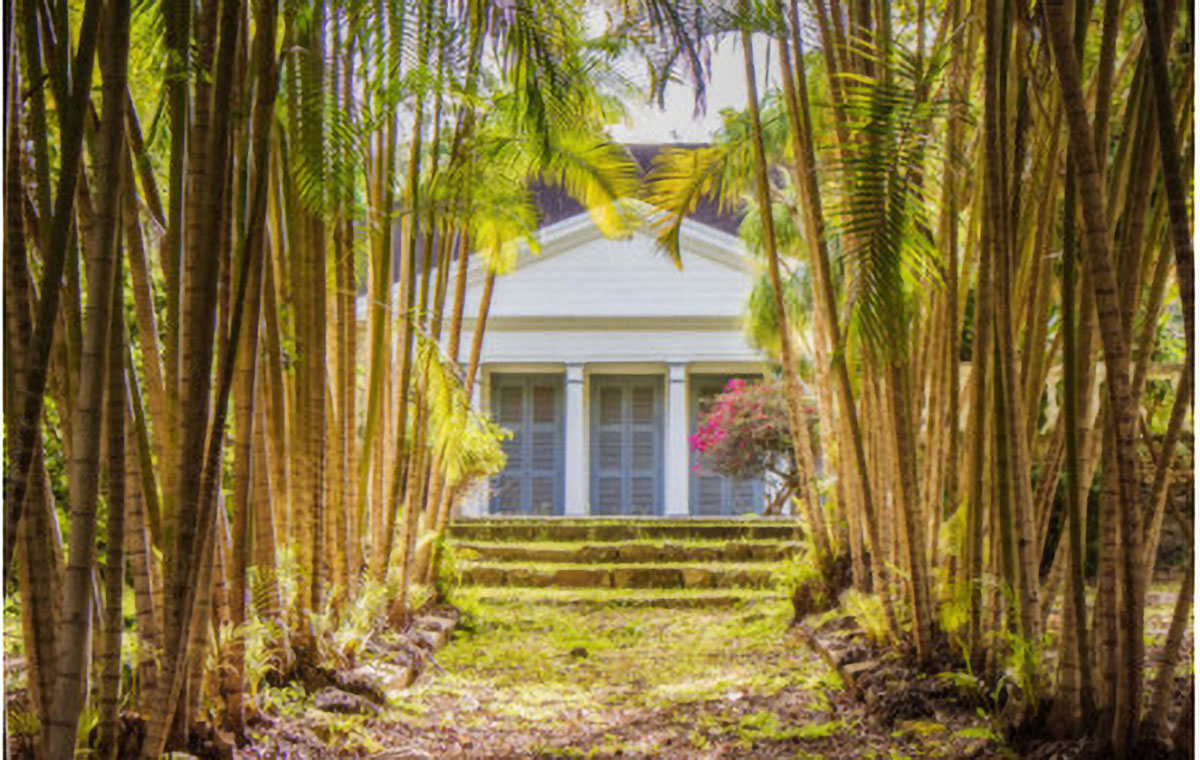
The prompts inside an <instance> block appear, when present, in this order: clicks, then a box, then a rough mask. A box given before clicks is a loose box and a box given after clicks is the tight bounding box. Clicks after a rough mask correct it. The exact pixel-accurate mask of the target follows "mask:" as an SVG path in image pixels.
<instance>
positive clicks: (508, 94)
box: [4, 0, 668, 757]
mask: <svg viewBox="0 0 1200 760" xmlns="http://www.w3.org/2000/svg"><path fill="white" fill-rule="evenodd" d="M635 10H636V9H629V13H628V14H627V18H628V19H630V20H631V23H632V22H634V21H636V23H637V24H640V25H641V27H642V28H644V29H645V30H647V31H646V32H645V33H646V34H647V35H651V34H652V32H651V31H649V30H653V29H666V28H667V27H668V24H667V22H665V21H664V20H663V19H662V17H655V18H647V17H642V16H637V14H635V13H634V11H635ZM638 19H640V20H638ZM4 21H5V35H6V36H5V47H4V54H5V72H6V76H5V98H6V106H7V108H6V113H7V121H6V123H5V136H6V141H5V150H6V153H5V157H6V162H5V167H6V174H5V193H6V195H5V200H6V203H5V211H6V217H5V232H4V238H5V254H4V261H5V277H4V283H5V292H4V303H5V342H4V346H5V356H4V366H5V383H4V388H5V395H4V421H5V439H6V441H7V445H6V447H5V452H6V459H5V465H6V470H5V494H4V504H5V532H4V536H5V544H4V552H5V553H4V560H5V573H6V574H5V581H6V584H11V585H9V588H15V589H16V590H17V593H18V594H19V602H20V607H21V619H22V627H23V641H24V648H25V653H26V656H27V661H28V665H29V670H28V674H29V677H28V686H29V691H30V694H31V698H32V699H31V701H32V706H31V709H30V711H29V714H30V720H27V721H24V725H25V728H24V729H23V730H24V731H25V733H26V734H28V735H30V736H31V737H32V745H33V749H34V752H35V754H36V755H37V756H43V757H69V756H71V753H72V748H74V747H79V748H83V747H87V746H91V747H93V748H94V749H98V750H99V752H100V753H101V754H104V755H106V756H112V755H115V754H118V752H119V753H121V754H126V753H128V752H130V751H140V753H141V755H142V756H145V757H158V756H159V755H160V753H162V752H163V751H164V749H170V748H173V747H174V748H179V747H183V746H186V742H187V740H188V736H189V733H193V734H194V733H195V729H196V727H197V726H198V725H200V724H202V723H206V722H212V721H213V719H214V718H215V720H216V722H218V723H219V724H221V725H222V726H224V727H226V728H227V729H229V730H230V731H231V732H233V733H234V734H235V735H239V736H240V735H242V734H243V731H244V720H245V712H246V706H245V701H246V698H245V695H246V693H247V692H249V691H252V685H253V683H254V682H257V680H261V676H262V671H263V670H265V669H270V670H273V671H274V672H276V673H278V674H280V675H286V674H288V673H293V672H296V670H297V668H303V667H304V666H306V665H308V666H311V665H313V664H316V663H318V662H324V661H326V660H327V659H328V656H329V654H330V652H331V651H332V650H331V646H332V645H331V643H330V642H331V630H333V628H334V627H336V624H337V621H339V620H343V619H345V618H347V617H351V616H353V615H355V614H360V615H361V614H363V613H362V608H364V606H365V607H366V608H367V613H366V614H378V615H379V616H381V617H382V618H386V620H388V621H390V623H391V624H392V625H394V626H397V627H403V626H404V625H405V623H406V620H407V618H408V616H409V614H410V611H411V610H412V609H413V608H414V607H416V606H418V605H419V604H421V603H422V602H423V601H424V599H425V598H426V597H427V593H428V590H429V589H431V588H432V585H433V584H432V581H433V574H434V562H435V559H436V555H437V546H438V540H437V539H438V536H439V535H440V533H441V531H442V530H443V528H444V527H445V525H446V522H447V520H448V516H449V514H450V512H451V510H452V508H453V506H454V504H455V503H456V500H457V499H458V498H459V497H460V496H461V495H462V494H463V493H464V492H465V490H466V489H468V488H469V487H470V486H471V485H472V484H473V483H474V482H475V481H477V480H478V479H479V478H481V477H483V476H486V475H488V474H490V473H493V472H496V471H498V469H499V468H500V467H502V465H503V461H504V458H503V454H502V453H501V450H500V447H499V442H500V440H501V438H502V437H503V433H502V432H501V431H500V429H499V428H497V427H496V426H494V425H493V424H492V423H491V422H490V421H488V420H487V419H486V418H484V417H482V416H480V415H479V414H478V413H477V412H476V411H474V410H473V409H472V408H471V407H470V403H469V402H470V399H471V396H472V392H473V389H474V384H475V382H476V374H477V369H478V362H479V356H480V350H481V341H482V334H483V329H484V326H485V324H486V321H485V320H480V322H479V327H478V329H476V330H475V332H474V334H464V330H463V312H464V308H465V295H466V291H467V287H466V286H467V281H468V276H469V274H471V273H473V272H474V271H476V270H479V271H481V272H483V273H484V275H483V276H484V279H485V281H486V286H485V288H484V291H483V295H482V299H483V300H482V303H481V304H480V305H479V309H480V312H481V313H482V314H484V315H486V312H487V308H488V302H489V299H490V298H491V294H492V292H493V285H494V282H495V279H496V276H497V274H500V273H502V272H503V271H504V270H505V268H506V267H508V266H511V263H512V261H513V259H514V257H515V255H516V251H517V249H518V246H520V245H529V246H536V241H535V240H534V238H533V234H534V232H535V231H536V227H537V221H538V216H537V210H536V208H535V206H534V205H533V203H532V200H531V196H530V186H531V183H533V182H541V183H545V184H549V185H558V186H562V187H563V188H565V190H566V191H567V192H568V193H570V194H572V195H573V196H575V197H576V198H577V199H578V200H579V201H580V202H581V203H583V204H585V205H586V206H587V207H588V208H589V209H590V210H591V211H592V213H593V216H594V218H595V219H596V222H597V224H599V225H600V226H601V227H602V228H603V229H604V230H605V231H606V232H608V233H610V234H620V233H621V232H623V231H624V230H625V228H626V226H627V225H628V224H629V223H630V220H629V217H628V214H627V211H626V209H625V203H624V199H626V198H631V197H633V196H634V195H635V193H636V187H635V186H634V177H635V175H634V173H633V164H632V163H631V160H630V159H629V157H628V156H627V154H626V153H625V152H624V150H623V149H622V148H620V146H618V145H616V144H614V143H612V142H611V141H610V140H609V139H608V138H607V137H606V136H605V134H604V131H603V126H604V124H606V123H608V122H609V121H611V119H613V118H615V117H616V115H617V114H618V113H619V108H618V103H617V101H616V100H615V99H614V98H613V95H612V92H614V91H616V90H614V89H613V88H617V89H619V88H621V87H622V86H623V84H622V80H621V78H620V77H619V76H618V75H617V74H616V73H615V70H614V69H613V68H612V66H611V61H612V58H613V55H612V53H613V51H612V50H611V49H608V47H606V44H605V42H604V40H603V39H601V40H599V41H596V40H589V39H588V37H587V36H586V35H585V33H584V21H585V19H584V10H583V7H582V6H581V5H579V4H573V3H568V4H548V3H525V2H518V3H500V4H493V3H488V2H478V1H476V0H470V1H469V2H463V3H450V4H447V3H442V2H432V1H431V0H421V1H420V2H413V3H406V2H401V1H400V0H379V1H378V2H360V1H358V0H349V1H347V2H341V1H340V0H338V1H336V2H329V1H328V0H316V2H311V3H309V2H292V1H291V0H289V1H288V2H285V3H283V4H282V5H281V4H280V3H278V2H277V0H263V1H262V2H255V3H247V2H244V1H243V0H225V2H218V0H204V2H201V3H192V2H186V1H185V2H175V1H174V0H168V1H167V2H161V3H143V4H137V5H134V4H131V3H130V2H129V0H86V2H84V3H72V2H67V0H62V1H61V2H59V1H58V0H51V2H40V0H28V2H25V1H22V2H19V3H6V4H5V18H4ZM609 47H611V46H609ZM606 79H607V80H610V81H611V83H612V84H611V87H609V86H602V85H603V83H604V82H605V81H606ZM468 347H469V350H467V351H465V353H466V354H467V355H469V356H470V360H469V361H468V362H464V363H462V364H460V363H459V362H458V361H457V357H458V356H459V354H460V348H464V349H466V348H468ZM127 592H132V596H133V599H134V602H135V603H134V605H133V606H134V613H135V622H134V627H133V632H132V635H134V636H135V640H136V646H134V647H132V649H131V648H130V635H131V634H130V633H129V632H127V633H126V637H125V644H124V645H123V644H122V637H121V633H122V628H123V627H124V622H125V621H124V615H125V612H124V611H123V607H122V600H123V599H124V598H125V596H126V593H127ZM330 621H333V622H332V623H331V622H330ZM263 641H266V642H267V644H265V645H264V644H262V642H263ZM334 648H335V649H336V647H334ZM248 658H249V659H251V660H253V663H254V664H253V668H254V670H255V673H256V675H249V674H248V673H247V661H248ZM264 658H265V662H266V665H265V666H261V661H263V660H264ZM121 711H125V712H128V713H132V714H135V715H138V716H140V721H141V728H140V729H139V732H140V733H138V732H135V733H136V734H137V735H138V736H142V737H143V738H142V739H141V742H140V749H137V748H136V747H135V748H134V749H133V750H131V749H130V746H129V745H128V743H127V742H126V741H125V739H124V738H123V736H125V735H127V734H129V731H128V730H124V729H122V728H121V727H122V725H123V723H122V722H121V721H119V720H118V713H119V712H121ZM93 727H94V729H93Z"/></svg>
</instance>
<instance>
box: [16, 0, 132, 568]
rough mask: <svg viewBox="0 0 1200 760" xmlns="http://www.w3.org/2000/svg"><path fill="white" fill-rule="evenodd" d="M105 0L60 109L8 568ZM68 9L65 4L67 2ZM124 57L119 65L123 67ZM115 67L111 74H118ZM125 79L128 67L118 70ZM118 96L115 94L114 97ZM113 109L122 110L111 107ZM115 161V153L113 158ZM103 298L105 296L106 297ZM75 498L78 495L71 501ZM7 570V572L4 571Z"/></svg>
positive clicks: (114, 11) (87, 24) (82, 43)
mask: <svg viewBox="0 0 1200 760" xmlns="http://www.w3.org/2000/svg"><path fill="white" fill-rule="evenodd" d="M102 5H103V2H102V0H88V2H87V4H86V5H85V6H84V9H83V17H82V19H81V21H80V26H79V41H78V44H77V47H76V52H75V63H74V67H73V76H72V89H71V92H70V97H69V102H68V103H67V104H66V107H65V108H61V109H59V112H60V119H61V122H62V124H61V129H60V133H59V134H60V137H61V145H60V151H59V156H60V157H61V164H60V165H61V167H62V169H61V171H59V174H58V189H57V191H56V193H55V200H54V215H53V219H52V220H51V221H50V224H49V230H48V232H47V244H46V249H45V256H44V263H43V268H42V286H41V288H39V293H40V297H39V299H38V314H37V322H36V327H35V328H34V333H33V340H32V341H31V342H30V356H29V364H28V365H27V368H28V373H29V375H28V380H27V383H26V388H25V398H24V399H22V401H21V404H22V405H21V407H20V408H21V416H20V418H19V419H18V421H17V428H16V438H15V440H14V442H13V448H12V460H11V461H12V469H11V472H12V475H11V477H10V478H9V479H8V483H7V484H6V485H5V494H4V522H5V524H6V525H8V527H9V529H8V530H7V531H5V532H4V567H5V568H9V567H12V564H13V563H12V554H13V549H14V548H15V547H16V540H17V527H18V525H19V523H20V520H21V508H22V506H23V504H24V499H25V489H26V487H27V485H28V482H29V473H30V464H31V462H32V459H33V448H34V445H35V444H36V442H37V438H38V433H39V431H40V430H41V422H42V406H43V401H44V399H45V390H46V378H47V374H48V371H49V366H50V349H51V346H52V343H53V340H54V323H55V320H56V317H57V314H58V304H59V293H60V288H61V283H62V279H63V270H64V269H65V268H66V264H67V258H68V256H67V252H68V243H69V242H70V237H71V235H70V233H71V230H72V229H73V225H72V224H71V217H72V213H73V211H74V202H75V195H76V187H77V180H78V179H79V174H80V165H81V162H82V153H83V137H84V134H83V132H84V130H83V120H84V113H85V110H86V109H85V105H86V103H87V102H88V98H89V97H90V95H91V83H92V69H93V66H94V61H95V51H96V38H97V36H98V35H99V32H100V20H101V6H102ZM64 8H65V6H64ZM105 15H107V16H112V15H120V8H119V7H117V8H109V10H108V12H107V14H105ZM59 39H60V40H63V42H62V43H61V44H60V45H59V50H60V51H62V53H63V55H64V56H67V55H68V54H69V50H68V48H69V46H68V45H67V44H66V42H65V40H66V39H69V37H68V36H65V35H64V36H60V37H59ZM114 55H115V56H116V57H118V58H124V57H126V56H125V54H124V53H114ZM32 58H36V56H32V57H31V60H30V63H31V65H30V69H31V70H30V71H28V72H27V78H28V79H30V80H31V81H38V82H40V81H41V78H42V77H41V71H40V66H37V65H35V64H34V62H33V60H32ZM124 65H125V62H124V61H122V62H121V64H120V66H124ZM116 74H117V72H116V66H115V65H114V72H113V75H114V77H116ZM120 76H121V77H124V71H123V70H122V71H121V72H120ZM114 97H115V96H114ZM121 101H122V103H121V106H120V108H122V109H123V108H124V98H121ZM113 108H114V111H113V113H118V114H119V113H120V111H116V110H115V109H117V108H118V106H116V105H114V106H113ZM112 160H113V161H116V158H115V157H114V158H113V159H112ZM112 171H113V174H112V175H111V177H110V178H111V179H112V180H113V181H114V182H113V184H114V185H115V184H116V180H117V178H118V177H119V169H118V168H117V166H116V164H114V168H113V170H112ZM106 299H107V296H103V297H102V300H106ZM72 501H74V499H72ZM5 572H6V573H7V570H6V571H5Z"/></svg>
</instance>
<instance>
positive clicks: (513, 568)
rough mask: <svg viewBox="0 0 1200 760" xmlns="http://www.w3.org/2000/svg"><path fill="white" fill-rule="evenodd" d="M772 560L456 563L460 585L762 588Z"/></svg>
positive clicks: (769, 578)
mask: <svg viewBox="0 0 1200 760" xmlns="http://www.w3.org/2000/svg"><path fill="white" fill-rule="evenodd" d="M775 567H776V565H775V564H773V563H768V562H758V563H734V562H726V563H715V564H714V563H708V564H697V563H669V562H659V563H650V564H643V563H616V564H590V565H589V564H512V563H503V562H458V563H457V569H458V572H459V573H460V575H461V579H462V582H463V584H465V585H470V586H519V587H525V588H547V587H552V586H554V587H559V588H574V589H591V588H614V589H713V588H768V587H770V586H772V585H774V578H773V570H774V569H775Z"/></svg>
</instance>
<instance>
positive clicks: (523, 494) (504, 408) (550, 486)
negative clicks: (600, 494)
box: [491, 374, 566, 515]
mask: <svg viewBox="0 0 1200 760" xmlns="http://www.w3.org/2000/svg"><path fill="white" fill-rule="evenodd" d="M563 400H564V394H563V378H562V376H560V375H549V374H546V375H512V374H494V375H493V376H492V408H493V410H494V412H495V417H496V421H497V422H498V423H499V424H500V425H501V426H502V427H505V428H507V429H508V430H510V431H512V434H513V435H512V437H511V438H509V439H508V440H506V441H504V442H503V444H502V448H503V449H504V453H505V454H506V455H507V457H508V461H507V462H506V464H505V467H504V470H503V471H501V472H500V473H499V474H498V475H497V476H496V477H494V478H493V479H492V498H491V511H492V512H493V513H494V514H524V515H553V514H561V513H562V510H563V493H564V487H565V480H566V478H565V474H564V470H565V467H564V464H565V452H564V450H563V440H564V435H563V432H564V431H563V421H564V413H563Z"/></svg>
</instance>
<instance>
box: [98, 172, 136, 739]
mask: <svg viewBox="0 0 1200 760" xmlns="http://www.w3.org/2000/svg"><path fill="white" fill-rule="evenodd" d="M128 179H129V180H130V181H132V179H133V178H132V176H130V177H129V178H128ZM123 292H124V288H123V282H122V277H121V266H120V259H119V258H118V260H117V266H116V271H115V273H114V277H113V295H112V299H113V300H112V318H111V328H110V330H111V332H110V334H109V341H108V342H109V349H108V406H107V408H106V410H105V426H106V427H107V428H108V505H107V506H108V534H107V536H106V538H105V540H106V542H107V546H108V549H107V555H108V556H107V562H106V565H105V576H104V625H103V632H104V639H103V645H102V647H101V653H100V668H101V676H100V742H99V746H100V752H101V754H102V755H103V756H106V757H112V758H115V757H117V751H118V747H117V740H118V738H119V730H118V729H119V724H118V721H117V708H118V706H119V698H120V688H121V629H122V628H123V627H124V618H123V617H122V615H121V602H122V601H123V596H124V590H125V509H126V502H125V487H126V482H125V471H126V470H125V416H126V414H127V411H126V410H127V404H128V395H127V392H126V389H125V341H124V337H125V336H124V333H125V315H124V298H123Z"/></svg>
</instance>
